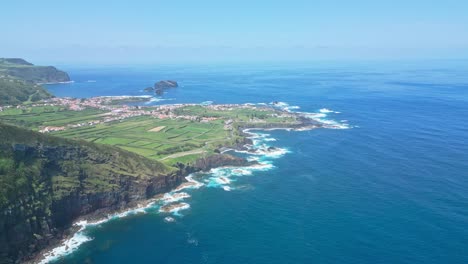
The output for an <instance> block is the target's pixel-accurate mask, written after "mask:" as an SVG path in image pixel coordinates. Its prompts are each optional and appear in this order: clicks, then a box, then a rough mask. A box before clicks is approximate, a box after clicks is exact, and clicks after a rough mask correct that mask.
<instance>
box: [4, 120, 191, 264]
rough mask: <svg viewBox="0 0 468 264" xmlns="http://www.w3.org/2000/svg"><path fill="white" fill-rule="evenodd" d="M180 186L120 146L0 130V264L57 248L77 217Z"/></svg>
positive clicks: (153, 164)
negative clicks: (51, 245)
mask: <svg viewBox="0 0 468 264" xmlns="http://www.w3.org/2000/svg"><path fill="white" fill-rule="evenodd" d="M182 180H183V178H182V175H181V174H180V173H177V172H173V171H171V170H169V169H168V168H167V167H165V166H164V165H163V164H161V163H159V162H156V161H152V160H149V159H146V158H144V157H142V156H139V155H137V154H134V153H130V152H127V151H124V150H121V149H118V148H114V147H110V146H103V145H96V144H92V143H89V142H81V141H73V140H66V139H62V138H57V137H52V136H47V135H43V134H40V133H36V132H32V131H29V130H25V129H22V128H18V127H14V126H9V125H4V124H0V230H2V232H0V263H14V262H15V261H17V260H24V259H27V258H29V257H31V256H33V254H34V253H36V252H38V251H39V250H41V249H43V248H44V247H46V246H48V245H50V244H51V243H54V242H57V241H58V240H59V239H60V238H61V237H62V235H63V233H64V232H65V230H67V229H68V228H69V227H70V225H71V224H72V222H73V220H74V219H76V218H77V217H78V216H83V215H87V214H91V213H94V214H96V213H99V212H101V213H106V212H109V211H113V210H116V209H121V208H124V207H128V206H133V205H135V204H136V202H137V201H139V200H143V199H147V198H150V197H152V196H154V195H155V194H157V193H161V192H165V191H168V190H170V189H172V188H174V187H175V186H177V185H178V184H180V183H181V182H182Z"/></svg>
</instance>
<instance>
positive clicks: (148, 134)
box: [0, 106, 295, 165]
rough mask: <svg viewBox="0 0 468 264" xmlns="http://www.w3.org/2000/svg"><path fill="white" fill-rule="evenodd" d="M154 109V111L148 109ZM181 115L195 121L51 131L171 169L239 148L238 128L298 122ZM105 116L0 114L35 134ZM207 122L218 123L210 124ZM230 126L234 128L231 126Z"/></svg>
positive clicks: (35, 111) (266, 113)
mask: <svg viewBox="0 0 468 264" xmlns="http://www.w3.org/2000/svg"><path fill="white" fill-rule="evenodd" d="M149 109H150V110H151V108H149ZM174 114H177V115H180V116H195V117H197V118H196V120H187V119H182V118H180V119H168V118H167V119H158V118H154V117H152V116H139V117H132V118H127V119H125V120H121V121H113V122H102V123H100V124H97V125H86V126H81V127H75V128H67V129H65V130H62V131H56V132H52V134H53V135H56V136H59V137H63V138H71V139H80V140H85V141H89V142H94V143H99V144H105V145H113V146H116V147H119V148H122V149H125V150H128V151H130V152H134V153H137V154H139V155H142V156H144V157H147V158H150V159H153V160H159V161H162V162H164V163H165V164H168V165H173V164H174V163H177V162H183V163H192V162H194V161H195V160H196V159H198V158H199V157H200V156H203V155H210V154H213V153H214V152H215V151H216V150H217V149H218V148H220V147H222V146H229V145H235V144H236V143H239V142H242V141H243V138H242V136H241V135H239V131H238V130H237V129H236V127H238V126H264V125H272V124H278V125H280V126H281V125H283V126H284V125H288V124H293V123H294V122H295V119H294V118H293V117H284V116H278V112H276V111H275V110H273V109H269V108H265V109H253V108H241V107H233V108H232V109H230V110H217V109H212V108H208V107H203V106H185V107H182V108H178V109H175V110H174ZM105 116H106V115H105V112H104V111H102V110H97V109H91V108H88V109H85V110H82V111H70V110H67V109H65V108H63V107H59V106H29V107H22V109H7V110H6V111H4V112H0V120H1V121H3V122H7V123H11V124H16V125H21V126H25V127H28V128H30V129H33V130H39V128H40V127H42V126H55V127H62V126H67V125H74V124H77V123H87V122H89V121H95V120H102V119H103V118H104V117H105ZM203 118H215V119H214V120H212V119H210V120H208V121H207V120H205V121H203V120H202V119H203ZM226 122H229V123H232V124H231V125H230V126H228V127H226Z"/></svg>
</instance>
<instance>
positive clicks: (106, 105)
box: [0, 96, 293, 133]
mask: <svg viewBox="0 0 468 264" xmlns="http://www.w3.org/2000/svg"><path fill="white" fill-rule="evenodd" d="M150 99H151V97H145V96H100V97H92V98H86V99H77V98H70V97H56V98H51V99H47V100H43V101H41V102H39V103H35V104H29V105H18V106H15V108H17V109H27V108H29V107H35V106H59V107H66V108H68V109H69V110H72V111H83V110H85V109H87V108H95V109H99V110H102V111H104V113H102V114H101V115H100V116H101V117H102V118H100V119H97V120H90V121H86V122H82V123H75V124H67V125H66V126H43V127H40V129H39V132H41V133H48V132H54V131H62V130H66V129H72V128H77V127H84V126H95V125H98V124H102V123H108V122H114V121H121V120H124V119H127V118H131V117H137V116H151V117H153V118H158V119H184V120H191V121H195V122H212V121H216V120H218V119H220V118H219V117H214V116H199V115H187V114H177V113H176V111H175V110H177V109H180V108H183V107H189V106H202V107H204V108H206V109H207V110H214V111H232V110H235V109H250V110H257V111H262V110H264V111H268V110H271V108H270V107H268V106H258V105H254V104H208V105H207V104H168V105H158V106H141V105H127V104H123V103H126V102H135V101H136V102H143V101H149V100H150ZM11 107H12V106H4V107H0V112H1V111H3V110H4V109H8V108H11ZM272 115H274V116H277V117H293V115H292V114H290V113H286V112H281V113H275V114H272ZM249 122H250V123H264V122H266V121H265V120H262V119H259V118H256V117H252V118H251V119H250V120H249ZM232 124H233V120H232V119H225V120H224V129H225V130H231V129H232Z"/></svg>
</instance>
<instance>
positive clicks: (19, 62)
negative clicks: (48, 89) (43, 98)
mask: <svg viewBox="0 0 468 264" xmlns="http://www.w3.org/2000/svg"><path fill="white" fill-rule="evenodd" d="M2 74H3V75H9V76H12V77H16V78H19V79H22V80H25V81H28V82H32V83H55V82H68V81H70V77H69V76H68V74H67V73H66V72H64V71H61V70H58V69H57V68H55V67H53V66H36V65H33V64H32V63H29V62H27V61H25V60H23V59H19V58H0V75H2Z"/></svg>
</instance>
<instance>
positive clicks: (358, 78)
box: [49, 62, 468, 263]
mask: <svg viewBox="0 0 468 264" xmlns="http://www.w3.org/2000/svg"><path fill="white" fill-rule="evenodd" d="M66 70H68V71H69V73H70V74H71V77H72V79H73V80H75V83H74V84H68V85H52V86H49V89H50V90H51V91H52V92H53V93H54V94H56V95H58V96H77V97H88V96H96V95H124V94H125V95H141V94H144V93H143V92H142V89H144V88H145V87H147V86H149V85H151V84H152V83H154V82H155V81H156V80H158V79H176V80H178V81H179V83H180V84H181V87H179V88H177V89H175V90H171V91H170V92H168V93H167V94H165V95H164V97H163V99H168V100H163V101H159V102H155V103H157V104H160V103H179V102H195V103H200V102H203V101H208V100H211V101H214V102H215V103H247V102H251V103H261V102H265V103H268V102H271V101H282V102H287V103H289V105H290V106H299V107H300V109H298V111H306V112H315V113H317V112H318V111H319V110H320V109H322V108H327V109H331V110H333V111H334V112H331V113H327V116H326V117H323V118H324V119H329V120H335V121H338V122H340V121H341V120H347V123H349V125H350V127H351V128H350V129H342V130H333V129H320V130H313V131H303V132H288V131H267V132H261V133H267V134H269V135H268V136H267V135H265V136H264V137H263V139H261V141H259V144H262V143H264V144H268V145H270V146H277V147H280V148H283V149H285V150H287V153H284V154H283V155H278V156H276V157H265V156H261V155H259V156H257V158H259V159H260V160H261V161H263V162H264V163H265V164H266V165H265V168H263V169H258V170H250V171H238V170H237V171H233V170H228V171H215V173H212V174H209V175H195V176H194V178H195V179H196V180H198V181H200V182H201V183H204V184H205V185H204V186H202V187H200V188H199V189H192V190H189V189H188V190H183V191H184V192H186V193H188V194H189V195H190V196H191V197H190V198H187V199H185V200H184V202H186V203H187V204H189V205H190V208H189V209H186V210H181V211H180V212H179V215H176V216H174V215H172V217H174V219H175V222H171V223H168V222H166V221H165V220H164V218H165V217H166V216H168V215H169V214H164V213H159V212H158V208H157V207H154V208H152V209H149V210H148V212H147V213H146V214H144V215H132V216H128V217H124V218H118V219H115V220H111V221H109V222H107V223H104V224H101V225H97V226H94V227H90V228H88V229H86V231H85V232H84V234H85V235H86V236H87V237H89V238H90V239H91V240H90V241H88V242H86V243H84V244H82V245H81V246H80V247H79V248H78V250H76V251H74V253H72V254H71V255H68V256H67V257H65V258H64V259H62V260H60V261H58V262H59V263H467V262H468V253H467V252H466V245H467V244H468V212H467V208H468V125H467V121H468V120H467V116H468V74H467V72H468V63H465V62H424V63H395V62H394V63H361V64H348V65H338V64H320V65H315V64H310V65H283V66H271V65H248V66H219V65H218V66H167V67H125V68H124V67H120V68H117V67H100V68H95V69H84V68H80V67H71V66H69V67H68V69H67V68H66ZM90 80H92V82H89V81H90ZM335 112H340V113H335ZM273 138H274V139H276V141H273V140H272V139H273ZM240 155H242V154H240ZM268 164H271V167H268V166H269V165H268ZM219 176H224V177H226V178H227V179H229V180H230V181H231V182H230V183H229V184H222V181H221V182H220V177H219ZM226 186H227V187H229V188H230V191H227V190H229V188H223V187H226ZM226 189H227V190H226Z"/></svg>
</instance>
